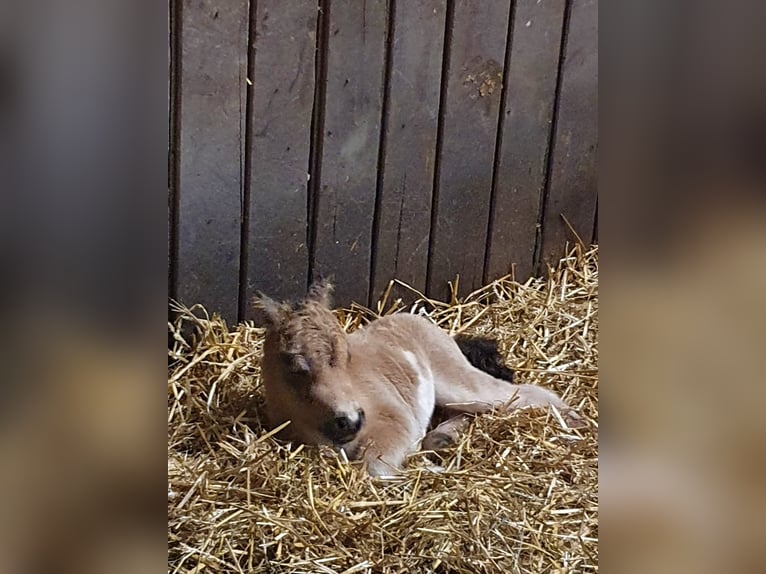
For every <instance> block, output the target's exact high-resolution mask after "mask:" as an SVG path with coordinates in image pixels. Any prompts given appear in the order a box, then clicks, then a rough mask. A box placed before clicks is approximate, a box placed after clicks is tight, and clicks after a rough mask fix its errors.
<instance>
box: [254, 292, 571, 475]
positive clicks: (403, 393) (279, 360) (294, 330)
mask: <svg viewBox="0 0 766 574" xmlns="http://www.w3.org/2000/svg"><path fill="white" fill-rule="evenodd" d="M331 290H332V287H331V285H330V284H329V283H326V282H320V283H316V284H314V285H313V286H312V287H311V289H310V290H309V293H308V295H307V296H306V298H305V299H303V300H302V301H300V302H298V303H295V304H293V305H288V304H285V303H277V302H275V301H273V300H271V299H269V298H268V297H265V296H261V297H259V298H258V299H256V301H255V305H256V308H258V309H259V310H260V312H261V316H262V319H263V322H264V323H265V326H266V338H265V342H264V351H263V362H262V375H263V384H264V390H265V395H266V415H267V418H268V422H269V424H271V425H272V426H273V427H276V426H278V425H280V424H282V423H284V422H286V421H291V422H290V424H289V425H287V427H286V428H285V429H284V431H282V434H281V436H282V438H285V439H287V440H293V441H298V442H302V443H306V444H328V445H332V446H334V447H336V448H340V449H343V450H344V452H345V453H346V456H347V457H348V458H349V459H352V460H353V459H363V460H364V461H365V463H366V465H367V470H368V472H369V473H370V474H371V475H373V476H381V475H392V474H397V473H398V472H399V471H400V469H401V468H402V465H403V463H404V460H405V457H406V456H407V455H408V454H409V453H411V452H413V451H415V450H417V449H418V446H419V444H420V443H421V441H422V447H423V448H424V449H437V448H441V447H443V446H445V445H447V444H450V443H451V442H454V441H455V439H456V438H457V435H458V433H459V432H460V430H461V429H462V428H463V427H464V426H465V424H466V422H467V416H466V415H468V414H475V413H481V412H486V411H489V410H491V409H493V408H497V407H501V406H506V407H507V408H510V409H521V408H527V407H548V406H551V405H553V406H555V407H556V408H557V409H559V410H560V411H561V413H562V414H563V415H564V416H565V417H566V418H567V420H568V421H569V422H570V423H573V424H578V422H579V421H580V418H579V417H578V415H577V414H576V413H574V411H572V410H571V409H570V408H569V407H568V406H567V405H566V404H565V403H564V402H563V401H562V400H561V399H560V398H559V397H558V396H557V395H556V394H555V393H553V392H551V391H548V390H545V389H543V388H542V387H538V386H535V385H514V384H511V383H509V382H507V381H504V380H500V379H498V378H495V377H493V376H491V375H489V374H487V373H485V372H483V371H482V370H479V369H478V368H476V367H474V366H473V365H472V364H471V362H469V360H468V359H467V358H466V357H465V356H464V354H463V352H461V349H460V347H458V344H457V343H456V342H455V340H454V339H453V338H452V337H450V336H449V335H448V334H447V333H445V332H444V331H443V330H442V329H440V328H439V327H438V326H436V325H434V324H433V323H431V322H430V321H429V320H427V319H425V318H424V317H419V316H415V315H409V314H405V313H399V314H394V315H389V316H387V317H382V318H380V319H376V320H375V321H373V322H371V323H370V324H369V325H367V326H365V327H363V328H360V329H358V330H356V331H355V332H353V333H351V334H346V333H345V332H344V331H343V329H342V327H341V326H340V324H339V323H338V321H337V319H336V318H335V315H334V314H333V313H332V311H331V310H330V301H329V297H330V293H331ZM435 406H439V407H441V408H444V409H445V410H446V412H448V413H450V415H452V418H448V420H446V421H445V422H444V423H442V424H441V425H439V426H438V427H436V428H435V429H433V430H432V431H431V432H429V433H428V434H426V431H427V429H428V426H429V423H430V421H431V416H432V415H433V412H434V407H435Z"/></svg>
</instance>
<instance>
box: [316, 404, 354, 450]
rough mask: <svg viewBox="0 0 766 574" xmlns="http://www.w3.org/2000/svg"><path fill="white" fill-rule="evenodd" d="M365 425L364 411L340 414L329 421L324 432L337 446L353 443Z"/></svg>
mask: <svg viewBox="0 0 766 574" xmlns="http://www.w3.org/2000/svg"><path fill="white" fill-rule="evenodd" d="M363 425H364V411H363V410H362V409H358V410H357V411H356V412H355V413H339V414H337V415H336V416H335V418H333V419H330V420H329V421H327V422H326V423H325V424H324V426H323V428H322V432H323V433H324V434H325V436H326V437H327V438H329V439H330V440H331V441H332V442H333V443H335V444H345V443H347V442H351V441H352V440H353V439H354V437H356V435H357V433H359V430H360V429H361V428H362V426H363Z"/></svg>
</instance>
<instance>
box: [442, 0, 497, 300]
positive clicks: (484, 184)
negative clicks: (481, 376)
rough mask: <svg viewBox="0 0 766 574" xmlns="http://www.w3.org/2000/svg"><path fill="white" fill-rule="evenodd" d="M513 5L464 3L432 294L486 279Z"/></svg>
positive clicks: (447, 121)
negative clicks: (453, 284)
mask: <svg viewBox="0 0 766 574" xmlns="http://www.w3.org/2000/svg"><path fill="white" fill-rule="evenodd" d="M509 7H510V2H507V1H506V0H490V1H486V2H471V1H469V0H456V1H455V6H454V23H453V28H452V37H451V40H452V42H451V46H450V47H449V66H448V77H447V82H446V90H447V91H446V94H445V98H444V101H443V103H444V106H445V108H444V111H443V140H442V149H441V154H440V160H439V165H440V168H439V173H438V174H437V178H438V179H437V194H436V198H437V199H436V204H435V206H434V208H435V210H436V213H435V217H434V218H433V223H434V228H433V229H432V230H431V233H432V239H431V253H430V259H431V260H430V264H429V278H428V289H429V292H430V293H431V294H432V295H433V296H436V297H444V296H446V295H447V293H448V287H447V281H449V280H454V279H455V277H456V276H457V275H460V285H461V292H462V293H466V292H468V291H469V290H471V289H473V288H476V287H479V286H480V285H481V283H482V280H483V271H484V253H485V247H486V240H487V226H488V220H489V206H490V197H491V188H492V171H493V165H494V153H495V142H496V139H497V122H498V115H499V111H500V95H501V92H502V77H503V61H504V59H505V43H506V35H507V32H508V15H509V14H508V13H509Z"/></svg>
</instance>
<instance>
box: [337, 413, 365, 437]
mask: <svg viewBox="0 0 766 574" xmlns="http://www.w3.org/2000/svg"><path fill="white" fill-rule="evenodd" d="M354 415H356V416H354ZM354 415H351V416H349V415H348V414H345V413H344V414H342V415H340V416H337V417H335V428H336V429H337V430H338V433H339V434H344V433H347V434H356V433H358V432H359V429H360V428H362V424H363V423H364V411H363V410H362V409H359V410H357V411H356V413H354Z"/></svg>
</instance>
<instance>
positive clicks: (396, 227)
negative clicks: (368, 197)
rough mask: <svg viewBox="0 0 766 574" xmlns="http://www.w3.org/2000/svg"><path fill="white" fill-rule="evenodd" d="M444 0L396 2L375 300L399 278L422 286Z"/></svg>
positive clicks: (426, 259) (380, 191) (442, 46)
mask: <svg viewBox="0 0 766 574" xmlns="http://www.w3.org/2000/svg"><path fill="white" fill-rule="evenodd" d="M446 4H447V3H446V0H430V1H425V2H408V1H401V2H395V3H392V5H393V6H394V11H393V17H394V28H393V32H394V33H393V38H392V40H391V41H392V45H391V63H390V74H389V76H390V77H389V100H388V117H387V121H386V125H385V126H384V130H385V134H384V138H385V150H386V153H385V157H384V162H383V164H382V165H381V166H380V167H381V169H382V174H381V185H380V189H379V194H380V197H379V198H378V206H379V210H378V213H377V218H378V222H377V237H376V238H375V241H374V248H375V253H374V254H373V259H374V270H373V281H372V284H373V289H372V294H371V295H372V299H373V301H375V300H376V299H377V298H378V297H380V295H381V294H382V293H383V291H384V290H385V288H386V286H387V285H388V282H389V281H390V280H391V279H393V278H397V279H401V280H402V281H405V282H406V283H408V284H410V285H412V286H413V287H415V288H416V289H418V290H420V291H425V288H426V272H427V265H428V240H429V235H430V229H431V195H432V190H433V181H434V161H435V157H434V156H435V150H436V132H437V127H438V121H439V87H440V84H441V69H442V54H443V49H444V18H445V14H446Z"/></svg>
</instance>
